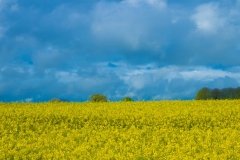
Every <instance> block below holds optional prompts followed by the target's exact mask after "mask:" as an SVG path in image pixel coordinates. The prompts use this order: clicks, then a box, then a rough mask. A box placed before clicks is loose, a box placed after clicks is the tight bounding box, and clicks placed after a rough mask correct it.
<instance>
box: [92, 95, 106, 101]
mask: <svg viewBox="0 0 240 160" xmlns="http://www.w3.org/2000/svg"><path fill="white" fill-rule="evenodd" d="M90 101H91V102H107V97H106V96H105V95H103V94H93V95H91V96H90Z"/></svg>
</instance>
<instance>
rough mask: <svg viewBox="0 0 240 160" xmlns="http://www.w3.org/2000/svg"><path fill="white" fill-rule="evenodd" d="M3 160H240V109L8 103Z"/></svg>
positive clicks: (1, 113) (201, 104) (210, 104)
mask: <svg viewBox="0 0 240 160" xmlns="http://www.w3.org/2000/svg"><path fill="white" fill-rule="evenodd" d="M0 159H70V160H72V159H94V160H96V159H139V160H140V159H240V101H239V100H220V101H213V100H209V101H194V100H193V101H152V102H106V103H90V102H83V103H63V102H60V103H0Z"/></svg>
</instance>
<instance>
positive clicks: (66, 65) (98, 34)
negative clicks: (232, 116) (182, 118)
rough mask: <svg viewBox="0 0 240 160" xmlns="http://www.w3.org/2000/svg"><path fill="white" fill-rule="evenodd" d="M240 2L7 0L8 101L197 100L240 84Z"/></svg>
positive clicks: (0, 59)
mask: <svg viewBox="0 0 240 160" xmlns="http://www.w3.org/2000/svg"><path fill="white" fill-rule="evenodd" d="M239 10H240V1H239V0H233V1H224V0H220V1H208V0H204V1H186V2H179V1H175V0H169V1H165V0H105V1H98V0H90V1H88V2H79V1H75V0H71V1H63V0H59V1H55V0H54V1H50V2H41V1H39V2H33V1H30V0H25V1H22V0H8V1H7V0H2V1H0V101H47V100H49V99H50V98H52V97H57V98H64V99H68V100H70V101H85V100H87V99H89V96H90V95H91V94H93V93H103V94H105V95H106V96H107V97H108V98H109V99H110V100H120V99H122V98H123V97H124V96H131V97H133V99H135V100H142V99H144V100H152V99H193V98H194V96H195V94H196V92H197V90H199V89H200V88H202V87H209V88H225V87H238V86H239V83H240V76H239V71H240V65H239V62H240V40H239V38H238V37H239V36H240V19H239V17H240V11H239Z"/></svg>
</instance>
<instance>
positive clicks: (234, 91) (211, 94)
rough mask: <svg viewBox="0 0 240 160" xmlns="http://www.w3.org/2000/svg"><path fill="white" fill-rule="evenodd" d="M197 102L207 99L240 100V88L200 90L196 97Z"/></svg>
mask: <svg viewBox="0 0 240 160" xmlns="http://www.w3.org/2000/svg"><path fill="white" fill-rule="evenodd" d="M195 99H196V100H207V99H215V100H217V99H240V87H238V88H223V89H218V88H215V89H209V88H207V87H204V88H202V89H200V90H199V91H198V92H197V94H196V97H195Z"/></svg>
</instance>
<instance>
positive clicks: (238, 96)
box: [235, 87, 240, 99]
mask: <svg viewBox="0 0 240 160" xmlns="http://www.w3.org/2000/svg"><path fill="white" fill-rule="evenodd" d="M235 92H236V97H235V99H240V87H238V88H236V91H235Z"/></svg>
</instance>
